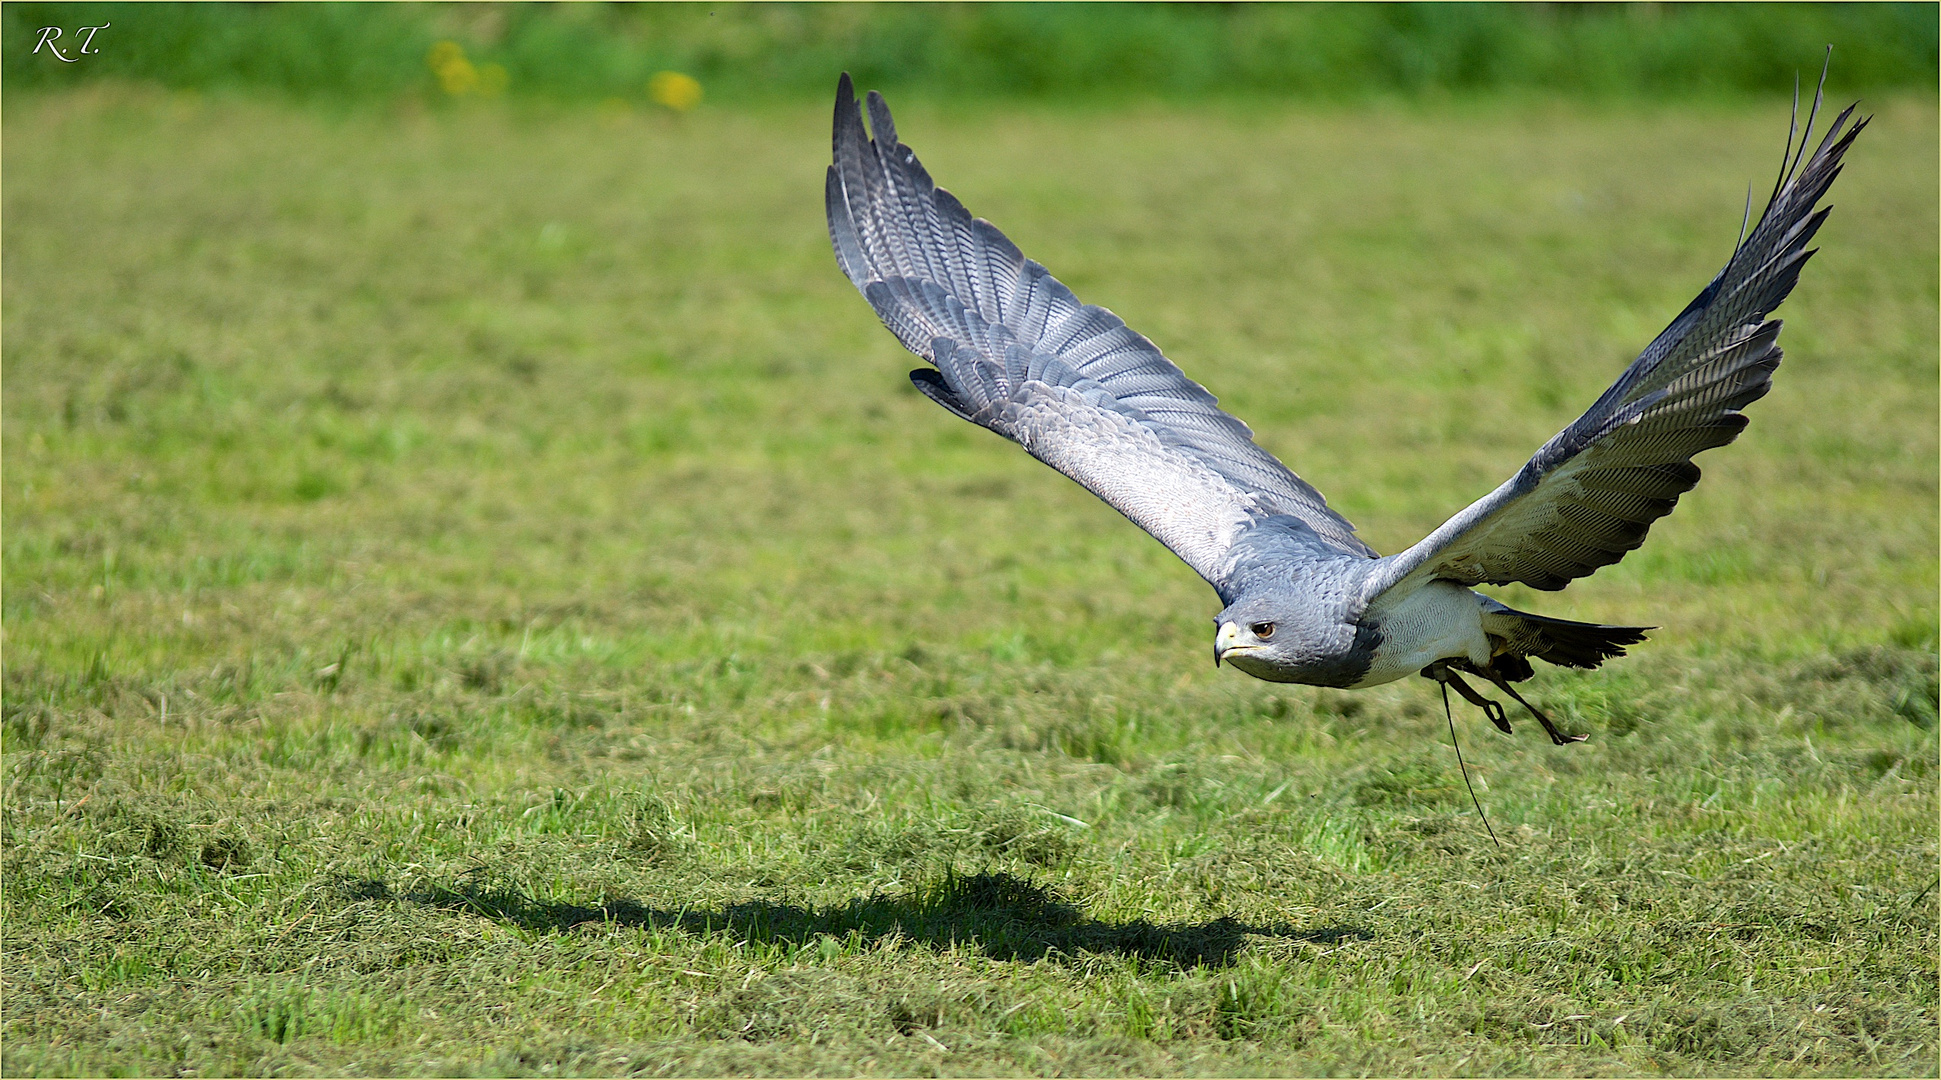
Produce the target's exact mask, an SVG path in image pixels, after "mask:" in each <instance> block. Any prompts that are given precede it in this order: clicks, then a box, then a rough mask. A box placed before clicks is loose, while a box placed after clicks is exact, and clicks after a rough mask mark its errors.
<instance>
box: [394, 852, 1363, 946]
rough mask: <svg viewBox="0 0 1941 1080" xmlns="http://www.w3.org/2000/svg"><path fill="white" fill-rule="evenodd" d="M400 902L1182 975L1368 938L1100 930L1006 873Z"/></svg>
mask: <svg viewBox="0 0 1941 1080" xmlns="http://www.w3.org/2000/svg"><path fill="white" fill-rule="evenodd" d="M403 899H404V900H406V901H408V902H411V903H417V904H423V905H426V906H429V907H436V908H444V909H446V910H451V911H466V912H471V913H473V914H476V915H481V916H484V917H485V918H488V919H492V920H494V921H497V922H501V923H507V924H511V925H515V926H519V927H521V928H523V929H525V930H528V931H535V932H566V931H572V930H581V929H588V928H596V927H607V926H635V927H666V928H679V929H681V930H683V931H686V932H688V933H694V934H707V933H713V932H717V931H724V930H726V931H732V932H733V933H734V934H735V935H736V936H738V937H742V938H745V939H747V940H750V941H770V942H787V943H790V944H796V945H801V944H807V943H810V942H813V941H816V940H818V939H819V938H823V937H832V938H837V939H843V938H847V937H849V936H850V935H852V934H855V935H859V936H861V937H862V938H863V939H864V940H866V941H871V942H874V941H879V940H883V939H886V938H891V937H900V938H902V939H904V940H908V941H913V942H918V943H922V944H925V945H929V946H932V947H947V946H952V945H958V944H968V945H971V946H973V947H975V948H977V949H979V950H980V951H982V952H983V953H984V954H985V955H987V956H990V957H992V958H994V959H999V960H1038V959H1043V958H1047V957H1050V958H1053V959H1059V958H1064V959H1076V958H1079V957H1083V956H1085V955H1088V954H1089V955H1117V956H1134V957H1139V958H1141V959H1144V960H1150V961H1154V962H1157V963H1163V964H1174V965H1178V966H1180V967H1199V966H1206V967H1225V966H1227V965H1229V964H1232V963H1233V961H1234V959H1235V957H1237V956H1238V955H1239V953H1240V949H1241V947H1242V946H1243V945H1244V944H1245V942H1246V939H1247V937H1248V936H1249V935H1258V936H1263V937H1271V938H1280V939H1283V940H1287V941H1301V942H1311V943H1316V944H1333V943H1336V942H1340V941H1348V940H1362V939H1367V938H1368V937H1370V936H1371V935H1370V934H1369V933H1368V932H1367V931H1365V930H1362V929H1359V928H1356V927H1347V926H1336V927H1322V928H1309V929H1302V928H1298V927H1293V926H1286V925H1280V924H1275V925H1269V926H1254V925H1250V924H1248V923H1244V922H1241V921H1240V920H1238V919H1235V918H1232V917H1225V916H1223V917H1221V918H1218V919H1214V920H1212V921H1210V922H1205V923H1197V924H1194V923H1174V924H1161V923H1153V922H1148V921H1147V920H1145V919H1134V920H1132V921H1130V922H1106V921H1102V920H1099V919H1093V918H1090V917H1088V916H1086V915H1085V914H1084V913H1083V912H1082V911H1080V910H1079V909H1078V907H1077V906H1076V905H1074V904H1072V903H1071V902H1069V901H1068V900H1066V899H1064V898H1063V897H1061V896H1059V895H1058V894H1057V893H1056V892H1054V891H1052V890H1051V889H1048V888H1045V887H1044V886H1041V885H1037V884H1034V883H1033V882H1030V881H1027V880H1025V879H1023V878H1019V877H1016V876H1013V875H1011V874H1006V873H979V874H972V875H968V876H958V875H954V874H953V875H950V876H947V877H945V878H944V879H943V880H942V881H940V882H937V883H935V884H932V885H928V886H921V887H918V888H917V889H914V890H912V891H910V892H907V893H898V894H892V895H883V894H874V895H871V896H866V897H860V898H858V899H855V900H851V901H849V902H848V903H845V904H842V905H840V906H837V907H833V908H821V909H818V908H814V907H804V906H801V905H797V904H778V903H772V902H769V901H762V900H756V901H749V902H747V903H740V904H729V905H727V906H725V907H723V908H720V909H715V910H701V909H697V908H692V907H688V908H681V909H679V910H672V911H670V910H665V909H658V908H653V907H648V906H646V905H643V904H640V903H637V902H635V901H633V900H626V899H618V900H609V901H608V902H606V903H604V904H600V905H598V906H592V905H586V904H566V903H555V902H549V901H542V900H535V899H533V898H531V897H529V896H526V895H524V894H523V893H520V892H518V891H517V890H513V889H506V888H498V887H491V886H478V885H475V884H472V883H469V882H465V881H462V880H461V881H460V882H458V883H457V884H456V885H454V886H445V885H433V886H429V887H424V888H420V889H417V890H414V891H412V892H410V893H407V894H405V895H404V897H403Z"/></svg>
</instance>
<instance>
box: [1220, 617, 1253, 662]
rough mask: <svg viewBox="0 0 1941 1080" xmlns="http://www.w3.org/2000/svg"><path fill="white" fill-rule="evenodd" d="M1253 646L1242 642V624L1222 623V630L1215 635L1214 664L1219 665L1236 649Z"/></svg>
mask: <svg viewBox="0 0 1941 1080" xmlns="http://www.w3.org/2000/svg"><path fill="white" fill-rule="evenodd" d="M1248 648H1252V646H1250V645H1242V644H1240V624H1239V623H1221V624H1220V632H1219V633H1217V634H1215V635H1214V636H1213V666H1214V667H1216V668H1217V667H1219V666H1220V661H1221V660H1222V659H1224V658H1225V657H1226V655H1227V654H1228V653H1230V652H1232V651H1233V650H1235V649H1248Z"/></svg>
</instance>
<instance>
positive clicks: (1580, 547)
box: [1363, 96, 1867, 601]
mask: <svg viewBox="0 0 1941 1080" xmlns="http://www.w3.org/2000/svg"><path fill="white" fill-rule="evenodd" d="M1814 104H1815V107H1816V111H1817V106H1818V101H1817V96H1816V100H1815V102H1814ZM1852 115H1853V109H1852V108H1848V109H1847V110H1846V111H1845V112H1843V113H1841V114H1840V115H1839V117H1837V118H1836V119H1835V120H1834V121H1833V126H1832V127H1831V128H1830V129H1829V130H1828V131H1827V133H1826V137H1825V138H1823V139H1822V140H1821V141H1820V145H1819V147H1818V148H1817V149H1816V150H1815V151H1814V152H1813V155H1812V156H1811V157H1810V158H1808V159H1807V160H1806V162H1805V165H1804V167H1800V166H1799V164H1798V162H1797V160H1794V161H1792V163H1791V164H1792V167H1791V168H1782V169H1781V172H1780V183H1778V184H1777V185H1776V186H1775V188H1774V192H1773V197H1772V200H1771V201H1770V202H1769V203H1768V204H1767V206H1766V210H1765V213H1763V214H1762V215H1760V218H1759V223H1758V225H1757V226H1755V227H1754V228H1753V230H1752V232H1751V234H1750V235H1747V236H1746V237H1745V238H1744V240H1743V242H1741V243H1740V245H1739V247H1738V249H1737V250H1735V251H1734V252H1733V253H1732V258H1731V259H1730V260H1728V261H1727V262H1726V264H1725V268H1724V269H1723V270H1721V271H1719V274H1718V276H1717V277H1715V278H1713V279H1712V283H1711V284H1710V285H1708V286H1706V288H1705V291H1703V292H1701V293H1699V295H1698V297H1697V298H1696V299H1694V300H1693V301H1692V302H1691V304H1689V305H1688V306H1687V307H1686V308H1685V310H1684V311H1683V312H1682V313H1680V314H1679V316H1678V317H1677V318H1676V319H1673V320H1672V322H1671V325H1670V326H1667V327H1666V328H1665V330H1664V332H1663V333H1661V334H1659V335H1658V338H1657V340H1655V341H1653V342H1652V343H1651V345H1650V346H1649V347H1647V348H1646V349H1645V351H1644V353H1643V354H1642V355H1640V356H1639V357H1638V358H1637V359H1636V360H1635V361H1633V362H1632V363H1631V365H1630V366H1629V367H1627V368H1625V370H1624V373H1623V374H1621V375H1619V376H1618V378H1617V381H1616V382H1614V383H1613V384H1611V387H1610V389H1608V390H1606V391H1604V394H1603V396H1602V397H1600V398H1598V399H1597V402H1596V404H1593V405H1592V406H1591V407H1590V409H1588V410H1587V411H1586V412H1585V413H1584V415H1583V416H1580V417H1578V418H1577V420H1576V421H1575V422H1574V423H1572V424H1571V425H1570V426H1569V427H1567V428H1565V429H1564V430H1562V431H1560V432H1558V433H1557V435H1556V437H1554V438H1552V439H1551V440H1550V441H1549V442H1547V443H1545V444H1544V445H1543V447H1542V448H1541V449H1539V450H1538V451H1537V453H1536V456H1535V457H1532V458H1531V459H1530V460H1529V462H1528V463H1527V464H1525V465H1524V466H1523V468H1522V469H1520V470H1518V472H1517V474H1516V475H1515V476H1513V477H1511V478H1510V479H1509V480H1508V481H1506V482H1505V483H1504V484H1503V486H1501V487H1499V488H1497V489H1496V490H1495V491H1493V492H1491V493H1490V494H1488V495H1485V496H1484V497H1482V498H1481V499H1478V500H1477V501H1476V502H1475V503H1473V504H1471V505H1470V506H1469V508H1468V509H1466V510H1464V511H1462V512H1461V513H1459V514H1457V515H1456V516H1455V517H1452V518H1450V519H1449V520H1448V521H1446V522H1444V523H1443V524H1442V526H1441V527H1439V528H1437V529H1436V530H1435V531H1434V532H1432V533H1430V534H1429V535H1428V536H1427V537H1426V538H1424V539H1423V540H1422V541H1421V542H1420V543H1418V544H1416V545H1415V546H1414V547H1411V548H1409V549H1408V550H1406V551H1403V552H1400V553H1399V554H1396V555H1394V556H1392V557H1390V558H1387V559H1383V560H1382V561H1381V563H1380V564H1378V565H1377V566H1376V568H1375V569H1374V572H1373V573H1371V574H1370V575H1369V577H1368V578H1367V579H1366V582H1367V583H1366V585H1365V586H1364V591H1363V596H1364V598H1365V599H1367V600H1370V601H1374V600H1376V599H1377V598H1378V597H1380V596H1381V595H1382V594H1383V593H1385V592H1389V591H1391V590H1394V592H1395V595H1396V596H1397V597H1399V596H1402V595H1406V594H1407V593H1408V592H1409V591H1411V589H1412V587H1413V586H1414V585H1416V584H1419V583H1421V582H1425V581H1429V580H1443V581H1453V582H1457V583H1459V584H1463V585H1477V584H1481V583H1484V582H1488V583H1489V584H1492V585H1504V584H1508V583H1509V582H1512V581H1520V582H1522V583H1524V584H1526V585H1529V586H1531V587H1533V588H1538V589H1561V588H1563V587H1564V586H1565V585H1566V584H1568V583H1569V582H1570V581H1571V580H1572V579H1574V578H1579V577H1583V576H1585V575H1587V574H1590V573H1591V572H1592V571H1594V570H1596V569H1597V568H1598V567H1600V566H1605V565H1608V564H1610V563H1614V562H1617V561H1618V560H1619V559H1622V558H1623V557H1624V555H1625V553H1626V552H1628V551H1630V550H1632V549H1633V548H1636V547H1637V546H1638V545H1639V544H1641V543H1643V542H1644V537H1645V533H1646V532H1647V531H1648V530H1649V529H1650V528H1651V523H1652V522H1653V521H1656V520H1657V519H1658V518H1660V517H1663V516H1664V515H1666V514H1668V513H1670V512H1671V509H1672V507H1673V506H1674V505H1676V504H1677V502H1678V497H1679V496H1680V495H1682V494H1684V493H1685V492H1687V491H1690V490H1691V489H1692V487H1693V485H1695V484H1697V483H1698V477H1699V470H1698V466H1696V465H1694V464H1692V461H1691V459H1692V456H1693V455H1694V454H1697V453H1698V452H1700V451H1702V450H1709V449H1711V448H1712V447H1715V446H1723V445H1725V444H1726V443H1729V442H1731V441H1732V440H1733V439H1735V438H1737V437H1738V435H1739V432H1740V431H1742V430H1744V429H1745V426H1746V418H1745V414H1743V413H1741V412H1740V411H1739V410H1740V409H1742V408H1744V407H1745V406H1746V405H1748V404H1750V403H1752V402H1754V401H1757V400H1758V399H1759V398H1761V397H1764V396H1765V394H1766V391H1767V390H1768V389H1770V388H1771V386H1772V381H1771V376H1772V372H1773V369H1775V368H1777V367H1778V366H1779V359H1780V350H1779V346H1778V345H1777V344H1776V343H1775V342H1776V339H1777V338H1778V337H1779V326H1780V324H1779V320H1777V319H1772V320H1768V319H1767V318H1766V315H1767V313H1769V312H1771V311H1772V310H1773V309H1774V308H1776V307H1778V306H1779V304H1780V301H1782V300H1784V299H1786V295H1787V294H1788V293H1789V292H1791V291H1792V289H1793V284H1794V283H1795V282H1796V281H1798V280H1799V272H1800V268H1801V267H1802V266H1804V265H1806V260H1807V259H1809V258H1811V257H1812V255H1813V252H1812V251H1809V250H1807V248H1806V245H1807V243H1808V242H1810V241H1811V240H1812V239H1813V234H1814V233H1815V232H1817V231H1819V228H1820V224H1821V223H1822V222H1824V221H1825V220H1826V216H1827V213H1828V212H1829V210H1831V207H1828V208H1825V209H1820V210H1815V204H1817V203H1818V202H1819V200H1820V197H1821V196H1823V195H1825V194H1826V191H1827V188H1828V187H1830V186H1831V185H1832V183H1833V180H1834V178H1835V177H1837V176H1839V175H1840V167H1841V166H1840V159H1841V156H1842V155H1844V154H1845V153H1846V151H1847V148H1848V147H1849V146H1851V145H1853V140H1854V136H1856V135H1858V134H1860V131H1861V129H1862V128H1864V127H1866V126H1867V121H1866V120H1865V119H1863V120H1860V121H1859V122H1858V123H1855V124H1854V125H1853V126H1852V127H1850V128H1848V127H1847V126H1846V124H1847V121H1848V119H1849V118H1851V117H1852ZM1812 127H1813V123H1812V120H1811V119H1810V118H1809V119H1808V121H1807V133H1806V134H1805V135H1802V136H1801V137H1800V138H1801V142H1800V154H1801V155H1802V156H1804V154H1805V150H1806V140H1807V139H1808V138H1809V137H1810V135H1811V132H1812ZM1843 128H1844V129H1845V130H1844V131H1843V130H1842V129H1843ZM1787 156H1788V158H1789V159H1790V158H1791V157H1792V144H1791V142H1790V140H1789V142H1788V144H1787Z"/></svg>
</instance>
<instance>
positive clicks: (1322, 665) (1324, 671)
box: [1213, 593, 1381, 686]
mask: <svg viewBox="0 0 1941 1080" xmlns="http://www.w3.org/2000/svg"><path fill="white" fill-rule="evenodd" d="M1213 624H1214V626H1215V627H1216V629H1215V631H1214V634H1213V662H1214V663H1215V664H1219V663H1221V662H1222V661H1225V662H1227V663H1231V664H1232V665H1233V666H1234V667H1237V668H1239V669H1240V670H1241V671H1244V672H1246V673H1247V674H1249V675H1252V676H1253V677H1254V678H1256V679H1266V680H1267V681H1269V682H1292V683H1307V684H1309V685H1311V686H1353V685H1355V684H1356V683H1357V682H1358V681H1359V680H1360V679H1361V677H1362V675H1363V674H1365V673H1366V672H1367V670H1368V664H1369V661H1370V660H1371V659H1372V650H1373V649H1374V647H1375V646H1376V645H1377V644H1379V642H1380V640H1381V639H1380V635H1379V633H1377V632H1375V629H1374V627H1372V626H1363V625H1360V624H1359V622H1358V620H1357V619H1355V618H1354V617H1353V615H1352V614H1351V613H1350V612H1349V611H1348V610H1347V609H1346V607H1345V606H1344V605H1339V604H1333V603H1319V602H1316V599H1315V598H1314V597H1312V596H1307V595H1302V594H1294V593H1290V594H1289V595H1286V596H1282V595H1279V594H1277V593H1274V594H1267V595H1258V596H1251V597H1243V598H1241V599H1238V600H1236V601H1234V602H1233V603H1232V604H1230V605H1228V606H1227V609H1226V610H1225V611H1222V612H1221V613H1220V614H1218V615H1216V616H1214V619H1213Z"/></svg>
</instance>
